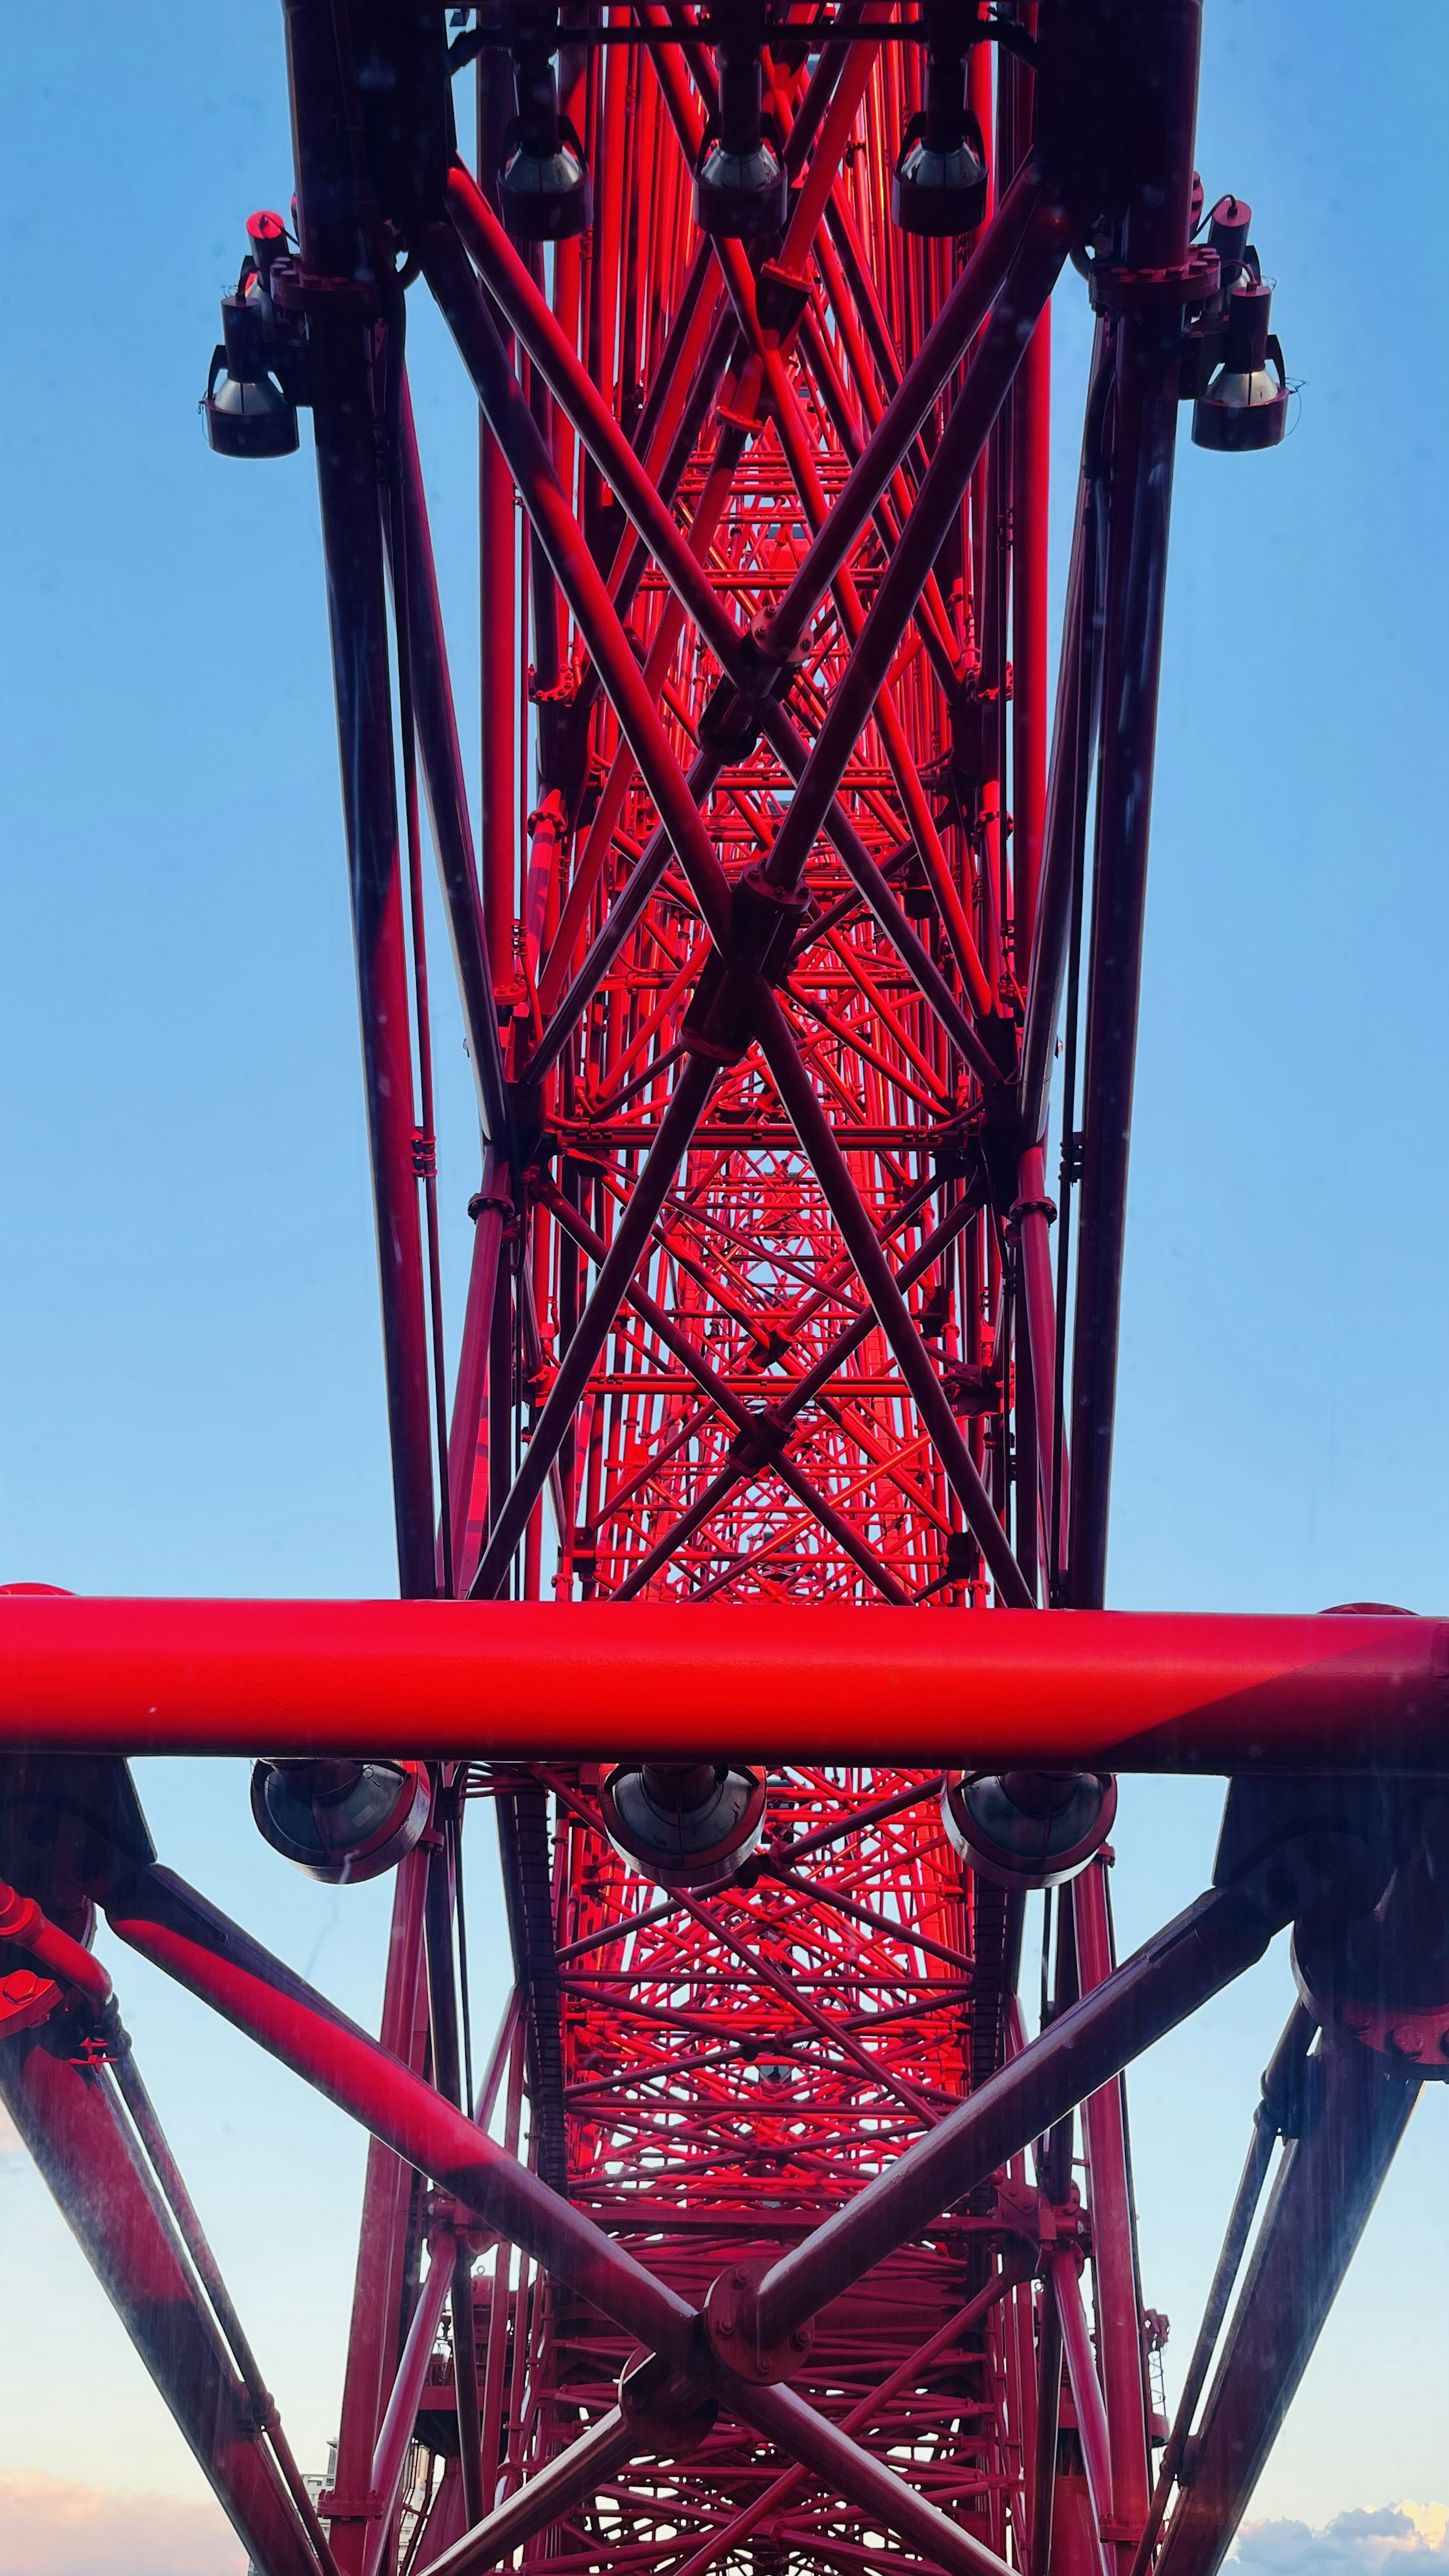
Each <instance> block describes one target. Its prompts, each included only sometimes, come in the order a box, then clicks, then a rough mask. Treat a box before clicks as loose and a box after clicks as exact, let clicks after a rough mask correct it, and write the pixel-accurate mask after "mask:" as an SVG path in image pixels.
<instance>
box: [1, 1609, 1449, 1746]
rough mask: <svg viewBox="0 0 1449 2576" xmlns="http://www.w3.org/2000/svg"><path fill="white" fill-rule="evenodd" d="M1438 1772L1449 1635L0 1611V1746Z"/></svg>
mask: <svg viewBox="0 0 1449 2576" xmlns="http://www.w3.org/2000/svg"><path fill="white" fill-rule="evenodd" d="M686 1732H687V1733H688V1734H689V1736H690V1738H691V1740H692V1739H693V1738H695V1737H696V1736H699V1737H701V1738H702V1737H703V1736H704V1735H705V1734H706V1733H707V1734H708V1735H709V1737H710V1740H711V1741H712V1742H715V1741H717V1742H718V1743H719V1745H720V1747H721V1750H722V1751H735V1750H739V1751H741V1752H749V1753H752V1754H753V1755H754V1756H755V1757H756V1758H765V1757H768V1758H769V1759H772V1760H777V1761H786V1760H800V1761H814V1760H829V1761H836V1762H871V1761H877V1760H879V1759H880V1757H881V1754H882V1752H883V1750H885V1749H886V1748H888V1749H889V1752H890V1757H891V1759H892V1761H896V1762H901V1763H912V1764H919V1765H920V1766H921V1767H922V1768H932V1767H936V1766H938V1765H940V1764H944V1763H947V1762H949V1763H952V1764H956V1763H961V1762H967V1761H969V1762H973V1763H980V1764H983V1765H985V1764H988V1763H993V1762H1004V1761H1008V1760H1009V1761H1018V1762H1024V1763H1025V1762H1038V1763H1059V1764H1063V1765H1071V1764H1090V1765H1092V1766H1094V1767H1102V1766H1106V1765H1110V1766H1111V1767H1113V1768H1114V1769H1117V1770H1119V1771H1217V1772H1228V1771H1233V1770H1243V1769H1250V1768H1261V1769H1278V1770H1295V1769H1296V1770H1303V1769H1307V1770H1325V1769H1358V1768H1373V1769H1377V1770H1399V1771H1436V1770H1437V1771H1443V1770H1449V1620H1443V1619H1410V1618H1403V1617H1396V1616H1392V1615H1387V1614H1385V1615H1380V1616H1375V1615H1372V1614H1363V1613H1356V1614H1354V1615H1351V1616H1349V1615H1337V1616H1336V1615H1333V1614H1329V1615H1328V1616H1326V1617H1319V1618H1293V1617H1290V1618H1247V1617H1237V1616H1223V1615H1216V1614H1204V1613H1200V1612H1186V1613H1178V1612H1149V1611H1143V1612H1131V1611H1120V1610H1100V1611H1059V1612H1056V1613H1054V1614H1050V1615H1047V1614H1043V1613H1041V1612H1039V1611H1010V1610H998V1611H994V1612H993V1613H992V1615H991V1616H990V1617H989V1618H986V1617H982V1618H970V1619H943V1618H933V1617H926V1618H920V1617H917V1615H916V1614H915V1613H914V1612H913V1611H907V1610H893V1609H886V1608H881V1609H872V1610H860V1609H856V1608H853V1607H850V1606H848V1605H844V1604H842V1605H838V1606H837V1605H836V1604H834V1603H829V1602H819V1603H812V1604H809V1605H802V1606H800V1607H798V1608H797V1607H794V1606H792V1605H789V1604H784V1603H778V1604H777V1603H760V1604H759V1605H757V1606H756V1605H751V1606H749V1607H741V1606H738V1605H736V1606H732V1607H721V1608H719V1609H712V1608H707V1607H706V1608H702V1609H697V1610H690V1609H686V1608H675V1607H674V1606H673V1605H672V1604H666V1603H652V1602H649V1603H644V1602H640V1603H630V1604H628V1605H627V1606H624V1607H620V1608H614V1607H611V1606H609V1605H608V1604H607V1603H592V1602H579V1603H576V1604H573V1605H571V1606H570V1607H568V1608H561V1607H559V1606H558V1605H557V1604H554V1603H551V1602H471V1603H470V1602H446V1601H139V1600H133V1601H119V1600H109V1601H108V1600H97V1601H86V1600H79V1599H76V1598H74V1597H73V1596H69V1595H47V1594H25V1593H20V1594H10V1595H7V1596H0V1748H3V1749H5V1750H10V1749H21V1748H48V1749H51V1750H54V1751H58V1752H62V1751H63V1752H94V1753H250V1752H253V1751H254V1750H255V1749H256V1747H257V1745H258V1744H259V1743H263V1742H264V1743H265V1744H266V1745H267V1747H268V1749H269V1750H271V1751H274V1752H291V1753H329V1752H346V1753H353V1754H383V1755H386V1754H437V1755H443V1754H456V1755H463V1754H471V1755H473V1756H474V1757H476V1758H486V1757H492V1758H496V1759H500V1760H503V1759H509V1760H514V1759H523V1760H527V1759H530V1758H532V1757H535V1756H536V1757H540V1758H542V1757H546V1756H553V1757H556V1758H561V1757H563V1756H566V1755H569V1756H573V1755H576V1756H578V1757H580V1758H586V1759H594V1758H599V1757H602V1756H606V1755H608V1754H610V1753H613V1752H615V1751H617V1750H618V1748H620V1747H625V1748H627V1749H628V1750H629V1751H630V1752H631V1753H634V1754H640V1755H643V1754H652V1753H658V1754H661V1755H665V1754H668V1753H670V1752H671V1751H673V1750H675V1749H676V1748H677V1747H678V1745H679V1742H680V1740H681V1736H682V1735H683V1734H685V1733H686Z"/></svg>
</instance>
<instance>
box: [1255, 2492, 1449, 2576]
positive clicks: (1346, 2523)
mask: <svg viewBox="0 0 1449 2576" xmlns="http://www.w3.org/2000/svg"><path fill="white" fill-rule="evenodd" d="M1229 2563H1230V2565H1232V2566H1234V2567H1237V2568H1240V2569H1241V2570H1242V2576H1441V2571H1443V2576H1449V2505H1442V2504H1414V2503H1411V2502H1410V2501H1409V2500H1408V2499H1407V2498H1405V2499H1404V2500H1403V2501H1401V2502H1400V2503H1398V2504H1385V2505H1379V2506H1378V2507H1377V2508H1376V2509H1375V2510H1374V2511H1372V2512H1368V2511H1365V2510H1363V2509H1361V2508H1360V2509H1358V2510H1355V2511H1354V2512H1352V2513H1340V2514H1335V2516H1334V2518H1333V2520H1332V2522H1328V2523H1325V2524H1324V2525H1323V2527H1322V2529H1321V2530H1319V2531H1310V2529H1309V2527H1308V2525H1307V2523H1306V2522H1247V2523H1244V2525H1243V2528H1242V2530H1241V2531H1240V2532H1239V2534H1238V2545H1237V2548H1236V2550H1235V2551H1234V2553H1233V2557H1232V2559H1231V2560H1230V2562H1229Z"/></svg>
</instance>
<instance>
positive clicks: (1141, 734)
mask: <svg viewBox="0 0 1449 2576" xmlns="http://www.w3.org/2000/svg"><path fill="white" fill-rule="evenodd" d="M1201 22H1202V0H1163V5H1162V6H1161V8H1160V9H1159V10H1157V11H1155V12H1154V13H1153V15H1152V17H1151V20H1150V29H1149V21H1148V20H1147V18H1146V17H1144V19H1143V35H1144V42H1143V48H1142V52H1141V55H1140V57H1139V59H1138V62H1137V65H1136V79H1137V80H1138V81H1140V83H1141V95H1140V96H1138V97H1136V98H1131V99H1129V100H1128V101H1126V102H1125V103H1124V105H1125V111H1126V113H1127V114H1128V115H1129V116H1130V117H1131V143H1132V149H1133V157H1134V164H1135V166H1134V173H1133V190H1132V197H1131V202H1130V208H1129V212H1128V217H1127V224H1126V233H1125V242H1124V253H1125V256H1124V261H1123V267H1122V271H1121V273H1120V274H1121V300H1122V313H1121V320H1120V324H1119V328H1118V336H1117V369H1116V396H1117V402H1116V419H1115V442H1116V443H1115V450H1114V454H1113V461H1112V498H1111V512H1110V526H1109V535H1108V550H1107V637H1106V666H1105V676H1104V684H1103V705H1102V747H1101V771H1100V781H1099V784H1100V808H1099V826H1098V851H1097V880H1096V896H1095V901H1094V904H1093V909H1092V960H1091V1002H1090V1008H1089V1012H1088V1023H1087V1067H1086V1086H1085V1107H1086V1116H1085V1125H1084V1132H1085V1144H1084V1148H1083V1165H1082V1194H1081V1231H1080V1237H1079V1247H1078V1254H1077V1301H1076V1318H1075V1330H1074V1336H1073V1349H1072V1438H1071V1516H1070V1560H1069V1597H1070V1600H1071V1604H1072V1606H1073V1608H1075V1609H1079V1610H1080V1609H1088V1608H1093V1607H1096V1608H1100V1606H1101V1603H1102V1600H1103V1597H1104V1591H1105V1585H1106V1569H1107V1507H1108V1499H1109V1493H1110V1487H1111V1476H1112V1424H1113V1413H1114V1408H1115V1404H1116V1395H1117V1351H1118V1331H1119V1325H1120V1317H1121V1294H1122V1246H1123V1237H1124V1232H1125V1225H1126V1201H1127V1162H1128V1143H1129V1136H1130V1131H1131V1124H1132V1077H1133V1069H1134V1065H1135V1060H1136V1052H1137V1004H1138V992H1139V987H1140V983H1141V975H1142V926H1143V915H1144V910H1145V906H1146V899H1147V839H1148V826H1149V822H1150V819H1151V811H1152V763H1153V753H1154V748H1155V744H1156V734H1157V691H1158V681H1159V677H1160V673H1161V667H1162V620H1163V605H1164V595H1165V590H1166V581H1167V535H1168V523H1169V517H1170V512H1171V504H1172V461H1173V449H1174V444H1175V440H1176V434H1177V406H1178V388H1179V375H1180V349H1181V336H1182V304H1181V302H1178V303H1171V302H1169V303H1166V304H1163V303H1162V302H1161V301H1160V300H1159V301H1154V302H1149V301H1146V300H1142V301H1139V300H1137V298H1136V296H1135V294H1134V280H1135V279H1136V278H1137V277H1139V276H1140V275H1141V273H1142V272H1144V271H1147V270H1154V271H1159V270H1172V269H1174V268H1176V269H1182V268H1184V267H1185V264H1186V261H1187V254H1188V235H1189V229H1190V222H1191V217H1190V206H1191V196H1192V160H1193V128H1194V123H1195V119H1196V109H1197V66H1198V47H1199V41H1200V36H1201ZM1149 32H1150V43H1149V42H1148V37H1149Z"/></svg>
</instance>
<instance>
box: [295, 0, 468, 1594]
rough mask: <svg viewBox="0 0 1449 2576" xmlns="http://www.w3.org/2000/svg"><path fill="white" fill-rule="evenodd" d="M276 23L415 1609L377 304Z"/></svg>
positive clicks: (358, 239) (345, 113) (417, 1386)
mask: <svg viewBox="0 0 1449 2576" xmlns="http://www.w3.org/2000/svg"><path fill="white" fill-rule="evenodd" d="M286 21H287V65H288V77H289V80H290V84H291V93H292V139H293V149H294V153H295V160H296V172H297V208H298V213H297V220H298V225H299V227H300V232H301V242H302V272H303V281H304V290H305V294H306V300H307V304H308V308H309V310H308V334H309V348H310V354H311V365H312V382H313V415H312V416H313V423H314V427H315V432H316V442H317V485H318V491H319V494H320V498H321V504H322V545H323V552H324V554H325V557H326V564H327V612H328V622H329V626H330V630H331V637H332V671H333V680H334V685H335V689H336V697H337V730H338V739H339V745H340V749H341V757H342V808H343V819H344V826H345V830H346V836H347V866H348V879H349V884H350V888H351V894H352V928H353V939H354V943H355V948H356V958H357V992H358V1007H359V1012H360V1016H361V1022H362V1057H363V1069H364V1075H365V1079H366V1086H367V1122H368V1141H369V1147H370V1153H371V1162H372V1187H373V1202H374V1208H375V1211H376V1218H377V1248H378V1266H379V1271H380V1276H381V1286H382V1331H383V1355H384V1363H385V1368H386V1376H387V1411H388V1431H389V1437H390V1440H391V1444H392V1477H393V1510H394V1515H395V1518H396V1522H397V1551H398V1573H399V1579H400V1583H401V1587H402V1590H403V1593H404V1594H405V1596H407V1597H408V1598H423V1597H426V1596H427V1595H429V1594H430V1593H432V1592H433V1590H434V1588H435V1578H434V1566H433V1467H432V1429H431V1423H430V1418H429V1399H428V1354H427V1335H426V1330H425V1325H424V1309H423V1269H422V1240H421V1230H420V1226H419V1221H418V1189H417V1180H416V1176H415V1173H414V1169H413V1067H412V1045H411V1039H410V1036H409V1025H408V982H407V954H406V946H405V941H404V933H403V908H402V879H401V871H400V867H399V853H398V825H397V791H396V782H395V778H394V773H393V741H392V699H391V690H390V685H389V676H388V625H387V599H386V592H385V588H384V581H383V540H382V525H381V515H380V511H379V506H378V504H379V494H380V485H379V448H378V435H379V428H378V422H377V420H376V418H375V412H374V403H373V385H372V366H371V349H370V340H371V336H372V331H373V327H374V321H375V315H376V310H377V292H376V281H375V278H374V276H373V274H372V271H371V266H370V262H371V257H372V251H371V245H370V243H369V242H368V240H367V238H366V231H365V225H366V209H365V207H364V205H363V204H362V202H361V185H362V179H363V173H362V172H361V169H360V166H359V164H358V159H357V156H358V154H359V153H360V140H359V137H358V135H357V133H356V131H355V129H354V128H353V126H352V124H351V122H350V118H351V115H352V111H353V107H354V104H355V103H354V102H353V101H352V100H351V99H350V98H349V95H348V88H347V83H346V79H345V75H344V67H343V65H342V63H341V62H340V60H339V57H338V49H337V41H336V37H335V33H334V25H333V14H332V11H331V9H330V7H329V6H328V0H286Z"/></svg>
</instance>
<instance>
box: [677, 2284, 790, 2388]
mask: <svg viewBox="0 0 1449 2576" xmlns="http://www.w3.org/2000/svg"><path fill="white" fill-rule="evenodd" d="M769 2269H770V2264H769V2262H768V2261H757V2262H753V2263H732V2264H731V2265H730V2267H729V2270H728V2271H727V2272H721V2273H720V2275H719V2277H718V2279H717V2280H715V2281H712V2282H711V2284H710V2289H709V2296H708V2297H707V2299H706V2300H705V2303H704V2323H705V2331H706V2333H707V2334H708V2336H709V2340H710V2343H711V2345H712V2347H713V2349H714V2352H715V2354H716V2355H717V2357H718V2358H719V2360H721V2361H722V2362H724V2364H725V2365H726V2367H727V2368H728V2369H730V2370H732V2371H733V2372H734V2374H735V2376H736V2378H737V2379H748V2380H753V2381H754V2383H755V2385H756V2386H757V2387H761V2388H773V2387H776V2386H777V2385H778V2384H779V2382H780V2381H781V2380H782V2379H791V2378H793V2377H794V2375H795V2373H796V2372H797V2371H798V2370H800V2369H802V2368H803V2366H804V2363H805V2360H806V2358H807V2356H808V2354H809V2351H810V2347H811V2345H812V2344H813V2343H814V2341H815V2328H814V2326H813V2325H812V2324H811V2323H809V2322H808V2321H807V2322H806V2323H805V2324H803V2325H798V2326H796V2327H794V2328H793V2329H792V2331H791V2332H790V2333H789V2334H788V2335H787V2336H786V2337H785V2339H784V2341H783V2342H781V2343H777V2344H762V2343H761V2342H760V2341H759V2340H758V2338H757V2335H756V2332H755V2319H756V2317H757V2315H758V2313H759V2309H758V2298H757V2293H758V2290H759V2285H760V2283H761V2281H762V2280H763V2279H764V2277H765V2274H766V2273H767V2272H768V2271H769Z"/></svg>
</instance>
